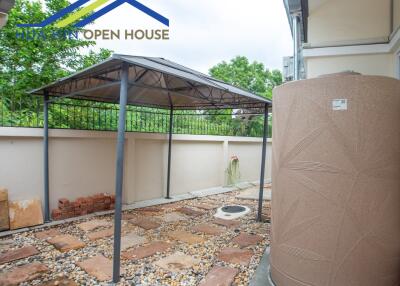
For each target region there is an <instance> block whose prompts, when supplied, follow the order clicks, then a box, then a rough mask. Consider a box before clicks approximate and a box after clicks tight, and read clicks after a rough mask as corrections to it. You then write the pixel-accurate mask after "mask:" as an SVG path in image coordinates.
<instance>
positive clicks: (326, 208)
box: [270, 73, 400, 286]
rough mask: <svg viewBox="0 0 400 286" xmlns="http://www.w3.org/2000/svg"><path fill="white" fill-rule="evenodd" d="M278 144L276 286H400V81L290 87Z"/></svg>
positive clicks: (336, 79) (279, 116)
mask: <svg viewBox="0 0 400 286" xmlns="http://www.w3.org/2000/svg"><path fill="white" fill-rule="evenodd" d="M272 137H273V144H272V146H273V147H272V152H273V155H272V157H273V158H272V161H273V167H272V181H273V190H272V243H271V258H270V266H271V277H272V280H273V281H274V282H275V284H276V285H277V286H300V285H301V286H305V285H307V286H308V285H310V286H311V285H312V286H350V285H351V286H386V285H388V286H389V285H390V286H394V285H400V81H399V80H396V79H392V78H387V77H380V76H363V75H357V74H349V73H347V74H335V75H331V76H324V77H321V78H316V79H309V80H302V81H296V82H291V83H287V84H284V85H283V86H280V87H278V88H276V89H275V90H274V94H273V132H272Z"/></svg>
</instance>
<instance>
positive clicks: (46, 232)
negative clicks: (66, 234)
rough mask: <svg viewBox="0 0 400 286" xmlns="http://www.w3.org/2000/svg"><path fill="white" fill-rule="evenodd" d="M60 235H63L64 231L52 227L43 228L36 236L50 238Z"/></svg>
mask: <svg viewBox="0 0 400 286" xmlns="http://www.w3.org/2000/svg"><path fill="white" fill-rule="evenodd" d="M58 235H62V233H61V232H60V231H59V230H58V229H55V228H51V229H48V230H43V231H39V232H36V233H35V237H36V238H38V239H49V238H52V237H55V236H58Z"/></svg>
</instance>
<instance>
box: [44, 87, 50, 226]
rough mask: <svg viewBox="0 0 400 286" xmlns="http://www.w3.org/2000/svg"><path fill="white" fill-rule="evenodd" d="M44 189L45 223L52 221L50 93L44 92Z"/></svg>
mask: <svg viewBox="0 0 400 286" xmlns="http://www.w3.org/2000/svg"><path fill="white" fill-rule="evenodd" d="M43 167H44V169H43V175H44V177H43V187H44V221H45V222H49V221H50V204H49V92H48V91H47V90H45V91H44V100H43Z"/></svg>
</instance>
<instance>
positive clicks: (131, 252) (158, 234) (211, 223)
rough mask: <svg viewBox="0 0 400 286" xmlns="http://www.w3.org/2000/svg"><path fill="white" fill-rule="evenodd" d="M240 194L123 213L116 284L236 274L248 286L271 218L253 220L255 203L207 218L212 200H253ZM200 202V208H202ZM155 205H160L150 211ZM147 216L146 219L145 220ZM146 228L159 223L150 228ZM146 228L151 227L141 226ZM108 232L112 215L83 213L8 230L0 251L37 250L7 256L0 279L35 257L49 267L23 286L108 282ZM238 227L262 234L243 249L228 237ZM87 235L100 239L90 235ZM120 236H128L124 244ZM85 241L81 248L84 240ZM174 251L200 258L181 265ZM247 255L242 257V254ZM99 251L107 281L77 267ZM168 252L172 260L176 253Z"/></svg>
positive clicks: (190, 281)
mask: <svg viewBox="0 0 400 286" xmlns="http://www.w3.org/2000/svg"><path fill="white" fill-rule="evenodd" d="M238 193H240V192H239V191H237V190H234V191H231V192H228V193H225V194H224V195H219V194H218V195H211V196H208V197H201V198H195V199H193V198H190V199H187V200H182V201H179V202H173V203H172V202H171V203H169V204H168V206H167V207H165V208H164V205H162V204H161V205H156V206H150V207H142V208H139V209H132V210H126V211H124V218H125V220H123V221H122V231H121V236H122V240H121V242H122V245H121V246H122V249H123V250H122V251H121V257H122V258H123V262H122V265H123V268H124V270H125V274H124V276H123V278H124V279H125V282H122V284H124V283H125V284H132V283H133V284H137V285H138V284H142V285H165V286H178V285H201V286H208V285H229V284H230V282H231V281H232V279H234V281H233V282H232V284H235V285H249V281H250V279H251V276H252V274H253V273H254V270H255V269H256V268H257V266H258V263H259V257H260V255H261V254H262V253H263V252H264V249H265V247H266V246H267V245H268V243H269V241H270V236H269V233H270V228H271V226H270V224H269V223H263V222H256V221H255V220H254V218H255V215H256V210H257V206H256V204H255V203H254V206H253V207H252V214H251V216H248V217H244V218H240V219H236V221H235V220H216V219H215V217H214V216H213V214H214V213H215V211H216V209H215V210H214V209H212V207H214V205H215V206H222V205H235V204H239V205H241V204H243V203H246V204H251V203H252V202H253V201H251V200H246V201H244V200H240V199H237V198H236V195H237V194H238ZM203 206H204V208H202V207H203ZM182 207H183V208H187V209H189V210H194V211H196V212H197V211H198V212H201V213H204V215H201V216H197V217H195V216H189V215H185V214H184V213H182V212H178V211H176V209H178V208H182ZM158 209H159V210H160V211H156V210H158ZM269 209H270V202H269V201H266V202H265V204H264V213H265V210H268V211H269ZM91 220H95V223H90V224H87V222H89V221H91ZM98 221H100V222H106V225H109V226H106V227H104V226H99V225H101V223H100V224H99V223H98ZM132 222H133V223H132ZM149 222H150V224H151V225H148V224H149ZM82 223H85V224H84V226H90V225H93V227H94V226H98V228H97V227H96V228H94V229H93V230H89V231H84V230H82V229H81V228H80V227H78V225H81V224H82ZM218 223H220V224H218ZM146 224H147V225H146ZM136 225H137V226H136ZM139 226H144V227H145V228H140V227H139ZM158 226H159V227H158ZM150 227H157V228H156V229H153V228H150ZM146 228H148V229H149V230H146ZM84 229H90V228H84ZM113 233H114V227H113V214H111V213H107V214H102V215H99V216H90V217H86V218H85V219H84V220H82V219H80V220H74V221H71V222H62V221H61V222H60V225H57V226H53V227H46V228H41V229H35V228H34V229H29V230H22V231H21V232H20V233H18V234H12V235H11V236H10V237H4V238H1V239H0V253H3V254H4V253H5V252H6V251H7V250H15V249H18V248H20V247H22V246H28V245H30V246H33V247H35V248H36V249H37V250H39V252H41V253H39V254H36V255H34V256H30V257H27V258H24V259H20V260H16V261H12V262H8V263H7V264H0V273H1V272H3V273H1V274H0V277H2V275H3V274H5V272H10V271H12V270H13V269H15V268H17V266H21V265H25V264H26V263H28V262H34V261H37V262H41V263H43V264H44V265H46V266H47V267H48V268H49V271H48V272H47V273H45V274H44V275H43V276H42V277H39V278H38V279H35V280H34V281H31V282H25V283H23V284H21V286H22V285H23V286H28V285H32V286H33V285H36V286H38V285H41V286H51V285H55V284H58V286H60V285H61V286H62V285H63V282H65V283H67V284H66V285H65V286H77V285H87V286H94V285H99V286H100V285H108V284H110V283H111V282H110V281H111V276H112V274H111V273H112V267H111V264H110V261H111V262H112V255H113V254H112V253H113V243H112V237H113ZM241 233H243V234H249V235H250V234H251V235H259V236H261V237H262V238H263V240H262V241H260V242H258V243H257V244H256V245H251V246H248V247H246V248H244V247H240V245H238V244H236V243H234V241H233V239H234V238H235V236H239V235H240V234H241ZM64 234H68V235H69V237H70V238H71V237H72V238H73V239H76V240H77V241H78V247H82V248H81V249H78V250H77V251H68V250H69V249H71V245H70V244H65V241H62V240H59V237H60V236H61V237H63V236H64ZM213 235H218V236H213ZM239 237H241V236H239ZM89 238H91V239H98V240H95V241H91V240H90V239H89ZM125 239H126V240H125ZM236 239H239V238H236ZM57 240H59V241H57ZM124 240H125V241H126V242H124ZM48 241H49V242H53V243H55V244H54V247H53V246H52V245H50V244H49V243H48ZM145 241H146V242H145ZM57 243H58V245H57ZM239 243H241V242H239ZM85 244H86V245H87V246H85ZM242 244H243V243H242ZM56 246H58V247H59V248H60V251H68V252H66V253H60V252H59V251H58V250H56V248H55V247H56ZM227 247H231V248H232V247H234V251H235V252H236V251H238V250H239V251H242V250H245V251H248V250H251V251H253V252H247V253H246V252H245V253H239V255H237V254H236V253H235V252H234V253H233V254H232V253H229V252H228V253H227V252H226V250H224V248H227ZM72 248H75V247H72ZM221 250H224V251H221ZM177 251H179V252H181V253H180V254H181V255H184V256H185V255H186V256H185V257H188V258H187V259H188V260H189V262H190V261H191V259H196V258H198V259H199V260H200V262H199V263H198V264H194V265H192V264H191V263H186V262H187V261H185V259H182V258H178V259H175V260H174V259H171V258H170V256H171V255H173V254H174V253H175V252H177ZM57 253H58V254H57ZM253 253H254V254H253ZM246 254H247V257H246V256H245V255H246ZM97 255H103V257H102V259H103V260H105V261H106V264H107V263H108V265H109V266H108V267H109V270H108V271H109V272H108V273H109V274H108V275H107V276H106V278H104V277H103V278H102V279H108V281H104V282H102V281H100V280H99V279H97V278H96V276H95V275H94V274H90V273H89V272H88V271H86V270H84V269H82V268H80V267H78V266H77V265H78V262H82V263H83V262H85V261H86V260H88V259H90V258H93V257H95V256H97ZM252 255H253V256H252ZM219 257H221V258H222V259H225V260H227V261H228V260H229V261H233V262H224V261H221V260H222V259H221V260H219V259H218V258H219ZM172 258H174V256H173V257H172ZM161 259H166V260H167V261H166V264H164V267H165V268H161V267H159V266H157V265H156V262H158V261H159V260H161ZM248 259H250V263H249V264H248V265H246V266H245V264H247V263H248ZM242 260H244V262H242ZM163 261H165V260H162V261H161V262H163ZM196 261H197V260H196ZM168 263H169V264H168ZM231 263H232V264H231ZM233 263H239V264H233ZM98 264H99V263H98V262H94V263H93V264H92V267H93V269H94V270H93V271H98V272H99V273H103V272H106V271H107V270H106V271H103V270H102V269H100V268H99V266H98ZM240 264H242V265H240ZM83 265H85V264H83ZM216 267H225V268H228V269H229V268H232V269H233V270H231V271H232V273H233V271H235V268H236V269H237V270H238V271H239V272H238V274H237V275H236V276H235V275H234V274H230V273H231V272H230V271H229V272H228V270H226V271H227V272H224V271H225V269H224V268H222V269H220V270H219V271H218V272H217V270H218V268H217V270H215V269H214V268H216ZM96 269H97V270H96ZM164 269H167V270H164ZM171 269H173V270H171ZM170 271H175V272H170ZM176 271H179V272H176ZM220 272H221V273H223V274H221V273H220ZM106 273H107V272H106ZM3 276H4V275H3ZM233 277H234V278H233ZM201 283H203V284H201ZM224 283H226V284H224ZM69 284H70V285H69ZM125 284H124V285H125ZM0 285H1V283H0Z"/></svg>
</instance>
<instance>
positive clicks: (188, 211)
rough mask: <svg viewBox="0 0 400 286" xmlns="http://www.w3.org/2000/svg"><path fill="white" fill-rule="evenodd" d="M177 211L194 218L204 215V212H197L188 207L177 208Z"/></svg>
mask: <svg viewBox="0 0 400 286" xmlns="http://www.w3.org/2000/svg"><path fill="white" fill-rule="evenodd" d="M176 211H177V212H180V213H183V214H185V215H188V216H192V217H198V216H201V215H203V214H204V212H202V211H197V210H195V209H192V208H188V207H181V208H177V209H176Z"/></svg>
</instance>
